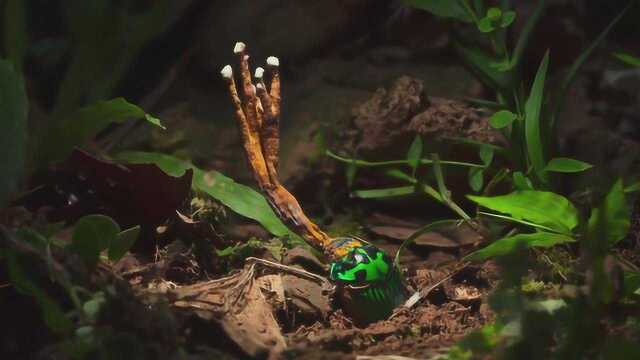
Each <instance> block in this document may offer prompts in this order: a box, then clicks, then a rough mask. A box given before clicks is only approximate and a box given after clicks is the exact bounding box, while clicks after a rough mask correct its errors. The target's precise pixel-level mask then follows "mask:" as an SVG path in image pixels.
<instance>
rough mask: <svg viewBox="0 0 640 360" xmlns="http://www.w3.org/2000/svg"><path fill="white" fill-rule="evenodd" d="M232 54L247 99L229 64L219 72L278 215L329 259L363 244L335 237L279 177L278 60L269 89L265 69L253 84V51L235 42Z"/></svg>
mask: <svg viewBox="0 0 640 360" xmlns="http://www.w3.org/2000/svg"><path fill="white" fill-rule="evenodd" d="M234 53H235V54H236V56H237V58H238V62H239V68H240V79H241V89H242V93H243V96H244V102H243V101H242V100H241V99H240V95H239V94H238V90H237V87H236V82H235V80H234V77H233V69H232V68H231V66H230V65H227V66H225V67H224V68H223V69H222V71H221V74H222V77H223V78H224V80H225V82H226V84H227V87H228V91H229V94H230V95H231V103H232V104H233V106H234V109H235V118H236V121H237V122H238V127H239V128H240V133H241V135H242V142H243V146H244V150H245V153H246V156H247V159H248V160H249V165H250V168H251V171H252V172H253V176H254V178H255V180H256V182H257V183H258V186H259V187H260V189H261V190H262V192H263V193H264V194H265V195H266V197H267V200H268V201H269V204H270V205H271V207H272V208H273V209H274V211H275V212H276V214H277V215H278V217H280V219H282V220H283V221H284V223H285V224H287V226H289V227H290V228H291V229H292V230H293V231H295V232H296V233H298V234H299V235H300V236H302V237H303V238H304V239H305V240H306V241H307V242H309V243H310V244H312V245H314V246H316V247H318V248H319V249H321V250H322V251H324V253H325V254H326V255H327V256H328V257H329V258H331V259H338V258H341V257H342V256H344V255H346V253H347V252H348V250H349V249H351V248H353V247H356V246H361V245H362V243H361V242H360V241H358V240H356V239H351V238H341V239H333V238H331V237H330V236H329V235H327V234H326V233H325V232H323V231H322V230H321V229H320V228H319V227H318V226H317V225H316V224H314V223H313V222H312V221H311V220H310V219H309V218H308V217H307V216H306V215H305V213H304V211H303V210H302V208H301V207H300V204H299V203H298V201H297V200H296V198H295V197H294V196H293V195H292V194H291V193H290V192H289V191H287V189H285V188H284V187H283V186H282V184H281V183H280V181H279V179H278V150H279V143H280V138H279V123H280V109H281V106H280V103H281V93H280V75H279V72H278V68H279V65H280V63H279V60H278V58H276V57H274V56H270V57H269V58H267V71H268V73H269V74H270V78H271V83H270V86H269V89H267V85H266V84H265V82H264V79H263V75H264V69H263V68H261V67H259V68H257V69H256V72H255V77H256V84H255V85H254V84H253V82H252V79H251V72H250V70H249V55H247V53H246V46H245V44H244V43H241V42H238V43H236V46H235V48H234Z"/></svg>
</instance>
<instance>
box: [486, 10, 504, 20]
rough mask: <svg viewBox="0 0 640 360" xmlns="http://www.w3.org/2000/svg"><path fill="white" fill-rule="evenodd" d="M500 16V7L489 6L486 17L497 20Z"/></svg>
mask: <svg viewBox="0 0 640 360" xmlns="http://www.w3.org/2000/svg"><path fill="white" fill-rule="evenodd" d="M501 17H502V10H500V8H497V7H492V8H489V10H487V19H489V20H491V21H497V20H500V18H501Z"/></svg>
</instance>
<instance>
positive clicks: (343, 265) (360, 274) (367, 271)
mask: <svg viewBox="0 0 640 360" xmlns="http://www.w3.org/2000/svg"><path fill="white" fill-rule="evenodd" d="M392 268H393V264H392V263H391V259H390V258H389V257H388V256H387V254H385V253H384V252H383V251H381V250H380V249H378V248H376V247H375V246H373V245H369V244H367V245H364V246H360V247H355V248H353V249H351V250H349V253H348V254H347V255H346V256H344V257H343V258H342V259H340V260H339V261H337V262H334V263H332V264H331V271H330V277H331V280H333V281H335V282H337V283H340V284H348V285H355V286H362V285H365V284H371V283H375V282H379V281H384V280H386V279H387V278H388V275H389V272H390V270H391V269H392Z"/></svg>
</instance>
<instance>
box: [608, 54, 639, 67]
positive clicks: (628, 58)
mask: <svg viewBox="0 0 640 360" xmlns="http://www.w3.org/2000/svg"><path fill="white" fill-rule="evenodd" d="M613 57H615V58H616V59H618V60H620V61H622V62H623V63H625V64H627V65H631V66H636V67H639V66H640V58H637V57H635V56H632V55H630V54H625V53H614V54H613Z"/></svg>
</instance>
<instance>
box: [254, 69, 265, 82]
mask: <svg viewBox="0 0 640 360" xmlns="http://www.w3.org/2000/svg"><path fill="white" fill-rule="evenodd" d="M253 76H254V77H255V78H256V79H262V76H264V69H263V68H261V67H257V68H256V73H255V74H254V75H253Z"/></svg>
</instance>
